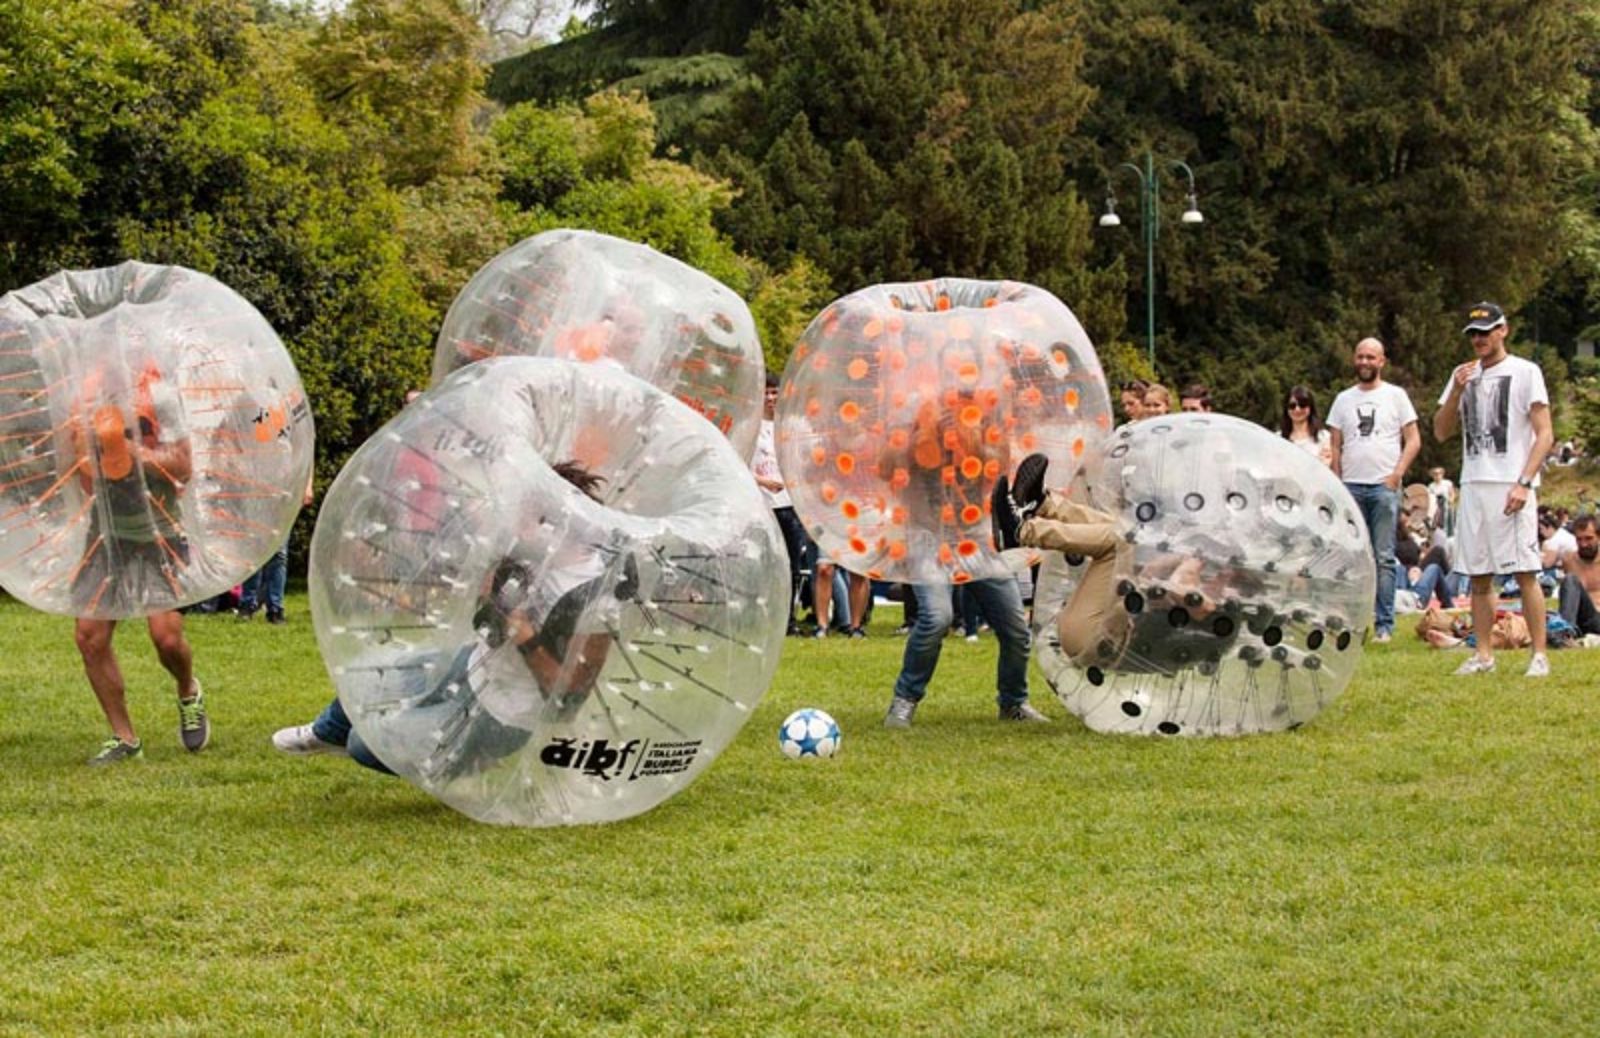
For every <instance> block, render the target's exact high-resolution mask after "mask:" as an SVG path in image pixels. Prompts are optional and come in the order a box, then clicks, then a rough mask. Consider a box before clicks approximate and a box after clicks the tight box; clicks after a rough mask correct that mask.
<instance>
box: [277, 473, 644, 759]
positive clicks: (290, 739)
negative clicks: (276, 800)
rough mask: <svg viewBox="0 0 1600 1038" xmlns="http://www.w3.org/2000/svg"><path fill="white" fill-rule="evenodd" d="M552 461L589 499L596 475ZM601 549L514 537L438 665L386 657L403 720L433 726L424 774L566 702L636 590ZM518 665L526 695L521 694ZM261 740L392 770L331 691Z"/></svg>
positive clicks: (497, 751)
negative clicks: (307, 719)
mask: <svg viewBox="0 0 1600 1038" xmlns="http://www.w3.org/2000/svg"><path fill="white" fill-rule="evenodd" d="M554 469H555V472H556V473H557V474H558V475H560V476H561V477H562V478H563V479H564V480H566V481H567V482H568V483H569V484H571V485H572V486H573V487H575V488H577V489H578V490H579V491H581V492H582V493H583V494H584V495H585V496H586V497H588V498H590V499H591V500H599V497H598V490H599V486H600V484H601V482H602V480H601V479H600V477H598V476H596V475H594V474H592V473H590V472H589V471H588V470H587V469H585V468H584V467H583V466H582V465H581V464H579V463H578V462H576V461H568V462H563V463H561V464H559V465H556V466H554ZM606 558H607V557H606V555H605V554H604V553H603V552H601V551H599V550H597V549H596V547H595V546H594V545H591V544H579V543H570V542H569V543H567V544H564V545H563V546H561V547H558V548H556V549H555V550H554V552H553V553H550V554H547V553H545V552H543V551H541V550H540V545H537V544H528V545H522V546H519V548H518V550H517V551H515V552H513V553H511V554H508V555H507V556H505V557H503V558H501V559H500V560H499V561H498V562H497V563H496V564H495V566H494V567H493V568H492V570H491V571H490V572H489V573H488V574H487V575H486V576H485V578H484V581H483V584H482V586H481V587H480V589H479V600H478V606H477V609H476V610H475V611H474V614H473V618H472V626H473V631H474V635H475V637H474V640H473V641H472V642H471V643H469V644H468V645H465V646H463V647H462V648H460V649H458V650H457V651H456V652H455V654H454V656H453V657H452V658H451V659H450V660H449V661H448V663H447V665H446V666H445V667H444V668H443V673H442V676H440V677H437V678H434V677H424V675H428V674H431V672H432V671H431V670H430V668H429V666H428V664H429V662H430V661H427V660H421V659H419V660H415V661H410V664H405V665H396V666H395V667H393V668H390V670H391V671H392V672H393V673H394V675H395V676H394V677H393V678H392V679H387V678H386V679H384V680H393V681H395V682H396V683H397V687H396V689H395V699H396V701H405V702H406V704H407V705H406V707H405V709H406V712H407V713H408V714H410V715H413V716H411V717H408V718H407V719H406V724H405V727H406V728H407V729H409V730H414V731H418V732H427V733H429V735H430V737H433V735H434V733H443V738H441V739H439V740H438V741H439V742H440V745H439V748H438V752H437V753H435V754H432V755H428V756H426V757H425V758H424V760H423V767H424V770H425V772H427V773H428V775H427V777H432V778H438V779H448V778H450V777H453V776H454V775H457V774H461V773H464V772H467V771H471V770H481V769H482V768H484V767H486V766H488V765H489V764H492V763H493V762H494V761H496V760H499V759H501V758H503V757H506V756H509V755H510V754H512V753H515V752H516V751H517V750H518V749H520V748H521V747H522V746H523V745H524V744H525V743H526V742H527V741H528V739H529V737H530V736H531V734H532V731H533V729H534V727H535V726H536V725H537V724H538V723H540V720H541V718H543V717H548V716H554V717H556V718H558V719H565V718H570V717H572V716H573V715H575V714H576V713H577V711H578V709H579V708H580V707H581V706H582V705H583V703H584V702H585V701H586V700H587V699H588V697H589V696H590V694H591V693H592V692H593V691H594V688H595V684H596V681H597V680H598V678H599V675H600V672H601V670H602V668H603V667H604V665H605V661H606V657H607V655H608V654H609V651H610V647H611V635H610V634H609V633H608V632H607V631H606V630H604V629H603V628H606V627H611V628H614V627H615V623H614V622H611V621H614V619H615V614H616V613H618V612H619V611H620V606H621V603H623V602H625V601H630V600H632V599H633V598H634V597H635V596H636V594H637V589H638V570H637V564H636V563H635V562H634V560H633V558H632V556H627V557H625V558H624V559H623V575H622V576H621V578H620V579H618V578H616V577H614V576H612V575H611V574H609V573H608V570H607V562H606ZM533 559H539V560H540V561H539V562H538V563H537V564H535V563H533V562H532V561H530V560H533ZM596 626H599V627H601V628H602V630H599V631H596V630H594V628H595V627H596ZM433 669H437V668H433ZM529 676H531V677H532V678H533V681H534V685H535V687H536V688H537V690H538V694H537V695H529V694H528V692H529V689H528V681H527V679H528V677H529ZM272 744H273V746H275V747H276V748H277V749H278V750H280V751H282V752H284V753H287V754H290V755H293V756H311V755H316V754H326V753H332V754H344V755H348V756H349V757H350V758H351V759H353V760H355V761H356V762H357V763H358V764H361V765H363V766H365V767H368V768H372V769H373V770H375V771H382V772H388V773H392V769H391V768H390V767H389V766H388V765H386V764H385V763H384V762H383V761H382V760H380V759H379V758H378V756H377V754H375V753H374V752H373V751H372V749H371V748H370V747H368V746H367V745H366V744H365V743H364V742H362V740H361V739H360V737H359V735H358V734H357V733H356V731H355V730H354V729H353V727H352V726H351V722H350V718H349V715H348V714H347V713H346V711H345V709H344V707H343V705H342V704H341V703H340V702H339V700H338V698H337V697H336V698H334V699H333V700H332V701H330V702H329V703H328V705H327V706H326V707H325V708H324V709H323V711H322V713H321V714H319V715H318V716H317V717H316V719H315V720H313V721H312V722H311V723H310V724H303V725H296V726H294V727H290V728H283V729H280V730H279V731H277V732H276V733H274V734H273V736H272Z"/></svg>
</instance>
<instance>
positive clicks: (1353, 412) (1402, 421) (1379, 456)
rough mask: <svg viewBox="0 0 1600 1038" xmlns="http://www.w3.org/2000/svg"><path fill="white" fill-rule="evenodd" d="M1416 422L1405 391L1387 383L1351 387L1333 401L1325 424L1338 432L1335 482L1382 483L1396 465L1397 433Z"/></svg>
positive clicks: (1399, 435)
mask: <svg viewBox="0 0 1600 1038" xmlns="http://www.w3.org/2000/svg"><path fill="white" fill-rule="evenodd" d="M1416 420H1417V409H1416V408H1414V407H1412V406H1411V398H1410V397H1409V396H1406V391H1405V390H1403V389H1401V388H1400V387H1399V386H1397V385H1394V384H1393V383H1389V382H1382V383H1379V384H1378V387H1377V388H1376V389H1362V388H1361V387H1360V386H1351V387H1350V388H1349V389H1346V390H1345V391H1344V392H1342V393H1340V394H1339V395H1338V396H1337V397H1335V398H1334V401H1333V407H1332V408H1331V409H1330V410H1329V411H1328V418H1327V424H1328V425H1329V426H1330V427H1331V428H1334V429H1338V430H1339V435H1340V437H1341V443H1340V447H1339V478H1340V479H1342V480H1344V481H1345V482H1346V483H1382V482H1383V481H1384V480H1385V479H1387V478H1389V476H1391V475H1393V474H1394V470H1395V468H1396V467H1397V466H1398V465H1399V464H1400V451H1401V432H1402V430H1404V429H1405V427H1406V426H1408V425H1410V424H1411V423H1412V422H1415V421H1416Z"/></svg>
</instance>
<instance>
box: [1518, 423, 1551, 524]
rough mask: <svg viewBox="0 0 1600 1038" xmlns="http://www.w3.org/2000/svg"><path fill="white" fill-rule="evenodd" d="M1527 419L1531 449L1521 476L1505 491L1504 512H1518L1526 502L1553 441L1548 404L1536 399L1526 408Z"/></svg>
mask: <svg viewBox="0 0 1600 1038" xmlns="http://www.w3.org/2000/svg"><path fill="white" fill-rule="evenodd" d="M1528 421H1530V422H1532V423H1533V449H1532V450H1530V451H1528V457H1527V459H1526V460H1525V461H1524V462H1523V463H1522V472H1521V478H1520V479H1519V480H1518V481H1517V483H1516V485H1514V486H1513V487H1512V488H1511V489H1510V490H1508V491H1506V514H1507V515H1510V514H1512V513H1513V512H1519V511H1521V510H1522V508H1523V506H1524V505H1526V504H1527V503H1528V494H1529V492H1530V490H1531V488H1532V485H1533V480H1534V477H1535V476H1537V475H1538V474H1539V468H1540V466H1542V465H1543V464H1544V459H1545V455H1547V454H1549V453H1550V445H1551V444H1552V443H1554V442H1555V434H1554V432H1553V431H1552V430H1551V428H1550V405H1549V404H1546V403H1544V402H1542V401H1536V402H1534V403H1533V404H1532V405H1530V406H1529V408H1528Z"/></svg>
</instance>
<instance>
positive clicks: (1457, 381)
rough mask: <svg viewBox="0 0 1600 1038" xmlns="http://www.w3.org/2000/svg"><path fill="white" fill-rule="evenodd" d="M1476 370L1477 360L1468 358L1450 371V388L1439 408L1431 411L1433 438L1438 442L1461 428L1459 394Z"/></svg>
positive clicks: (1446, 438)
mask: <svg viewBox="0 0 1600 1038" xmlns="http://www.w3.org/2000/svg"><path fill="white" fill-rule="evenodd" d="M1477 370H1478V362H1477V361H1475V360H1469V361H1467V362H1466V363H1465V364H1458V365H1456V370H1455V371H1452V372H1451V373H1450V389H1449V391H1448V392H1447V393H1446V394H1445V398H1444V400H1443V401H1442V402H1441V403H1440V404H1439V409H1438V410H1437V411H1435V412H1433V438H1434V439H1435V440H1438V441H1439V442H1440V443H1443V442H1445V441H1446V440H1448V439H1450V437H1452V436H1454V435H1455V434H1456V431H1457V430H1458V429H1460V428H1461V394H1462V392H1463V391H1464V390H1465V389H1466V386H1467V382H1468V380H1470V379H1471V378H1472V376H1473V375H1474V374H1475V373H1476V372H1477Z"/></svg>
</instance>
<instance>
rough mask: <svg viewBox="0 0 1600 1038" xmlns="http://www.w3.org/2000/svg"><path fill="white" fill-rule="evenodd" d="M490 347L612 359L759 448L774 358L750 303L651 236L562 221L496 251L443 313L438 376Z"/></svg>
mask: <svg viewBox="0 0 1600 1038" xmlns="http://www.w3.org/2000/svg"><path fill="white" fill-rule="evenodd" d="M494 356H525V357H555V358H560V359H563V360H573V361H579V362H582V363H590V364H611V365H613V366H615V367H618V368H620V369H621V370H623V371H626V372H628V373H629V374H632V375H634V376H636V377H638V378H642V379H644V380H645V381H646V382H648V383H650V384H651V385H653V386H659V387H661V388H662V389H664V390H665V391H666V392H668V393H670V394H671V395H672V396H675V397H677V398H678V399H679V400H680V401H682V402H683V403H685V404H687V405H688V406H689V407H690V408H692V409H693V410H695V411H698V412H699V413H700V414H702V415H704V416H705V418H706V419H707V420H708V421H710V422H711V423H712V424H713V425H715V426H716V427H717V428H718V429H720V430H722V433H723V434H724V435H725V436H727V438H728V440H729V442H731V443H732V444H733V446H734V449H735V450H736V451H738V452H739V455H740V456H741V457H744V458H749V457H750V455H751V453H752V452H753V451H754V449H755V442H756V434H757V433H758V432H759V431H760V429H761V403H762V387H763V385H764V384H765V380H766V367H765V364H764V362H763V360H762V354H761V339H760V337H759V336H758V335H757V334H756V326H755V319H754V318H753V317H751V315H750V308H749V307H747V306H745V304H744V300H742V299H740V298H739V296H738V294H737V293H735V292H734V291H733V290H732V289H731V288H729V287H728V286H726V285H724V284H723V283H722V282H720V281H718V280H717V279H716V278H713V277H712V276H711V275H709V274H706V273H704V272H702V271H699V270H696V269H695V268H693V267H690V266H688V265H686V264H684V263H681V262H679V261H678V260H675V259H673V258H672V257H670V256H666V255H663V254H662V253H660V252H657V251H656V250H655V249H652V248H650V247H649V246H647V245H640V244H638V243H636V242H631V241H624V240H623V239H621V238H613V237H611V236H610V235H605V234H597V233H594V232H592V231H573V230H555V231H546V232H544V233H543V234H538V235H535V236H534V237H532V238H528V239H526V240H525V241H521V242H518V243H517V244H516V245H513V246H512V247H511V248H509V249H507V250H506V251H505V252H502V253H501V254H500V255H498V256H496V257H495V258H494V259H492V260H490V261H489V262H488V263H487V264H485V265H484V266H483V268H482V269H481V270H479V271H478V272H477V273H476V274H474V275H473V277H472V280H471V281H469V282H468V283H467V286H466V288H464V289H462V290H461V293H460V294H459V295H458V296H457V297H456V299H455V302H454V303H452V304H451V306H450V311H449V312H448V313H447V314H446V315H445V319H444V324H443V326H442V327H441V328H440V331H439V339H438V345H437V346H436V348H435V351H434V361H433V384H435V385H437V384H438V383H439V382H440V381H442V380H443V379H444V377H445V376H446V375H448V374H450V373H451V372H452V371H455V370H456V369H457V368H460V367H462V366H464V365H467V364H471V363H472V362H474V361H477V360H482V359H484V358H485V357H494Z"/></svg>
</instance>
